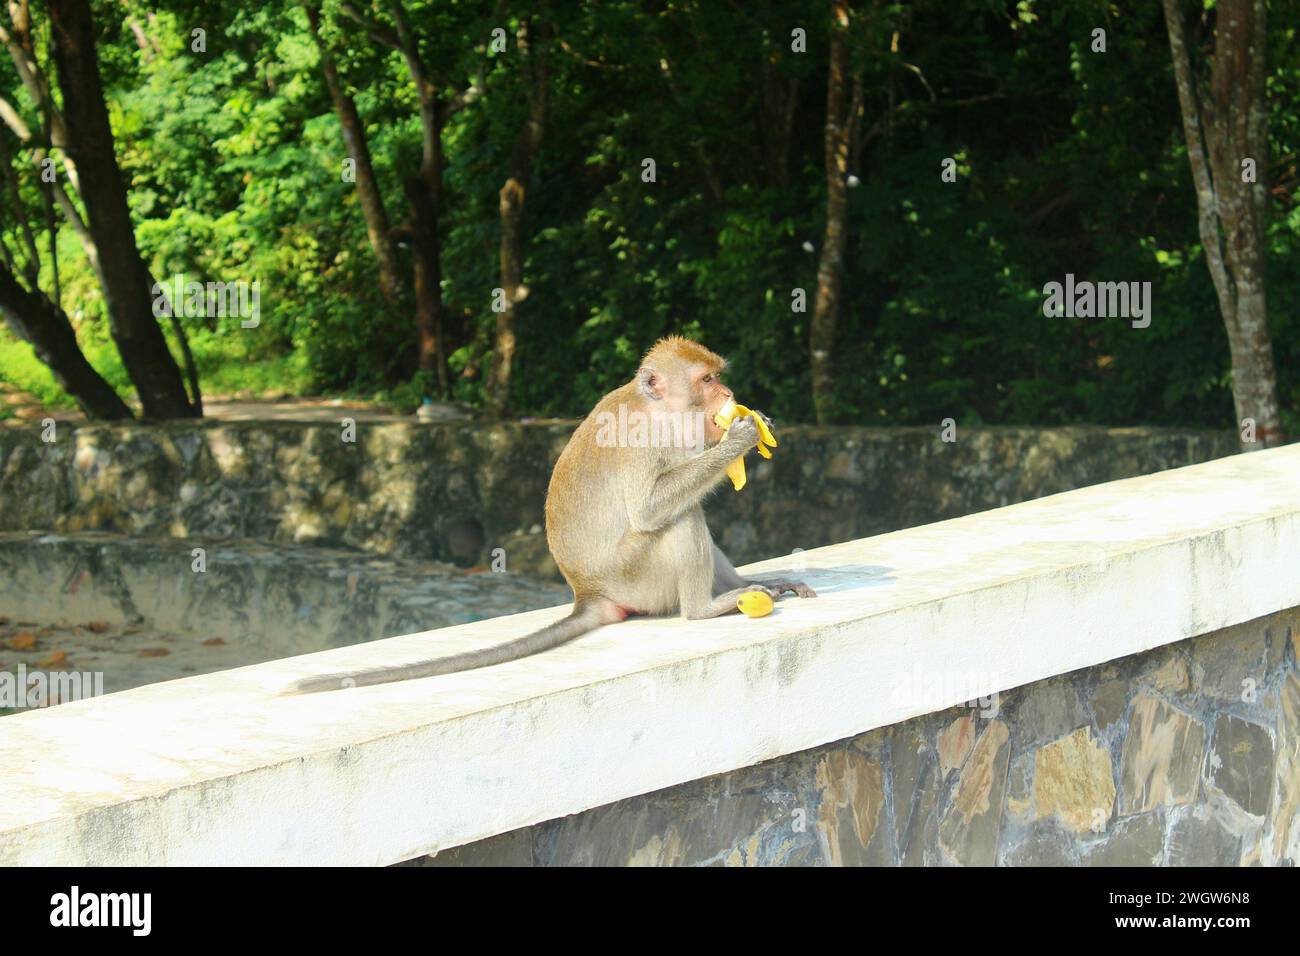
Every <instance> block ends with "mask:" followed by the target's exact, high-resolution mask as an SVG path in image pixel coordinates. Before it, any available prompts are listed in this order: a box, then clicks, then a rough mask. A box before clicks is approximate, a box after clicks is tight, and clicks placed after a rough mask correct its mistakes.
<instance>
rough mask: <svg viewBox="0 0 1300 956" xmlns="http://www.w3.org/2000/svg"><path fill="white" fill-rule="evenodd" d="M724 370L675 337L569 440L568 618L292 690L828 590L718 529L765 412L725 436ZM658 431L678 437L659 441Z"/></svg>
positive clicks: (564, 524) (558, 490)
mask: <svg viewBox="0 0 1300 956" xmlns="http://www.w3.org/2000/svg"><path fill="white" fill-rule="evenodd" d="M725 368H726V362H725V360H724V359H723V358H722V357H721V356H719V355H716V354H715V353H713V352H711V351H710V350H709V349H707V348H705V347H704V346H703V345H700V344H699V343H697V342H694V341H691V340H690V339H686V338H682V337H680V336H668V337H666V338H662V339H660V340H659V341H658V342H656V343H655V344H654V345H653V346H652V347H651V348H650V349H649V351H647V352H646V353H645V357H644V358H643V359H642V361H641V365H640V367H639V368H638V370H637V373H636V375H635V376H634V377H633V378H632V380H631V381H629V382H627V383H626V384H624V385H622V386H621V387H619V388H616V389H615V390H614V391H612V392H610V393H609V394H608V395H606V396H605V397H604V398H602V399H601V400H600V401H599V402H598V403H597V405H596V407H595V408H594V409H592V411H591V413H590V414H589V415H588V416H587V417H586V418H585V419H584V420H583V421H582V423H581V424H580V425H579V426H578V427H577V429H576V430H575V431H574V433H573V434H572V435H571V436H570V438H569V441H568V443H567V444H566V445H565V447H564V450H563V451H562V452H561V453H560V457H559V459H558V460H557V461H556V463H555V467H554V469H553V470H552V472H551V480H550V484H549V486H548V487H547V493H546V541H547V544H548V545H549V547H550V549H551V555H552V556H553V557H554V559H555V563H556V566H557V567H558V568H559V569H560V573H561V574H562V575H563V576H564V579H565V581H567V582H568V584H569V587H570V588H571V589H572V590H573V611H572V613H570V614H569V616H568V617H566V618H563V619H562V620H560V621H557V622H556V623H554V624H551V625H549V626H547V627H544V628H542V629H541V630H539V631H536V632H534V633H532V634H528V635H525V636H523V637H518V638H515V639H514V640H510V641H506V642H505V643H503V644H499V645H497V646H495V647H489V648H483V649H480V650H473V651H467V652H464V653H460V654H452V655H449V656H444V657H440V658H434V659H431V660H426V661H421V662H419V663H414V664H406V665H401V666H397V667H391V668H376V669H371V670H361V671H358V672H356V673H352V674H332V675H326V676H323V677H312V678H307V679H305V680H302V681H299V682H298V683H297V684H295V685H294V687H293V689H292V690H291V693H310V692H315V691H322V690H331V689H335V688H340V687H353V686H366V685H371V684H383V683H388V682H391V681H401V680H410V679H413V678H420V677H433V676H436V675H441V674H450V673H456V672H459V671H465V670H473V669H477V668H480V667H489V666H491V665H494V664H503V663H505V662H507V661H513V660H517V659H518V658H521V657H527V656H529V655H532V654H536V653H539V652H542V651H546V650H550V649H551V648H554V647H558V646H559V645H561V644H564V643H567V642H568V641H571V640H573V639H574V638H576V637H580V636H581V635H583V634H586V633H588V632H589V631H592V630H595V629H596V628H598V627H601V626H602V625H605V624H616V623H619V622H621V621H624V620H626V619H627V618H628V617H629V616H632V615H666V614H671V613H673V612H679V613H680V615H681V616H682V617H683V618H685V619H687V620H692V621H694V620H702V619H707V618H714V617H718V616H720V615H723V614H729V613H732V612H735V611H736V610H737V607H736V601H737V599H738V598H739V597H740V596H741V595H742V594H744V593H746V592H748V591H763V592H765V593H766V594H768V595H769V596H770V597H771V598H772V599H773V600H776V599H778V598H779V597H780V596H781V595H783V594H786V593H792V594H795V595H798V596H799V597H801V598H809V597H816V592H814V591H813V589H812V588H810V587H809V586H808V585H806V584H804V583H803V582H802V581H792V580H778V581H772V582H769V583H766V584H765V583H762V582H759V581H749V580H746V579H745V578H743V577H742V576H741V575H740V573H739V572H738V571H737V570H736V569H735V567H734V566H733V565H732V564H731V562H730V561H729V560H728V559H727V557H726V555H724V554H723V553H722V551H721V549H719V548H718V546H717V545H716V544H714V542H713V539H712V536H711V535H710V534H709V528H708V525H707V524H706V523H705V520H704V508H703V501H704V499H705V498H706V497H707V496H708V495H709V494H710V493H711V492H712V491H713V490H714V489H716V488H717V487H718V486H719V485H720V484H721V482H722V480H723V478H724V476H725V474H726V467H727V465H728V464H729V463H730V462H732V461H733V460H735V459H736V458H738V457H740V456H742V455H744V454H746V453H747V452H748V451H750V450H751V449H752V448H754V447H755V446H756V445H757V444H758V438H759V432H758V427H757V425H756V424H755V423H754V420H753V419H752V418H749V417H745V418H739V419H736V420H735V421H733V422H732V424H731V427H730V428H729V429H727V430H725V432H724V430H723V429H722V428H720V427H719V426H718V425H717V423H716V422H715V421H714V418H713V416H714V415H716V414H717V412H718V410H719V409H720V408H721V407H722V406H723V405H724V404H726V402H727V400H728V399H729V398H731V397H732V392H731V389H729V388H728V387H727V386H726V385H724V384H723V382H722V373H723V371H724V370H725ZM756 414H761V413H756ZM620 416H623V417H622V418H621V419H620ZM764 420H765V421H768V423H769V424H770V420H768V419H767V418H766V416H764ZM617 421H624V422H632V423H634V424H633V427H632V428H629V429H627V433H626V435H624V434H623V433H622V432H621V431H620V432H619V434H618V435H614V434H613V432H614V429H613V428H612V427H611V426H612V423H613V422H617ZM638 424H639V425H640V426H641V427H640V430H639V431H638V430H637V425H638ZM692 426H694V427H692ZM655 437H657V438H660V439H663V438H669V439H672V440H661V441H653V440H650V439H651V438H655ZM688 439H691V440H688ZM692 440H693V441H692Z"/></svg>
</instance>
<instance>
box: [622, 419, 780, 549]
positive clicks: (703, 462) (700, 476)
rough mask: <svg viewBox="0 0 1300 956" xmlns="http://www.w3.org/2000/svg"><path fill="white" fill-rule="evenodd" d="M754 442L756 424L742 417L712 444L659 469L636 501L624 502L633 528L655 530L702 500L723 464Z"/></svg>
mask: <svg viewBox="0 0 1300 956" xmlns="http://www.w3.org/2000/svg"><path fill="white" fill-rule="evenodd" d="M757 444H758V428H757V426H756V425H755V424H754V423H753V422H752V421H751V420H749V419H748V418H743V419H741V420H740V421H738V422H736V423H735V424H734V425H732V427H731V429H730V430H729V431H728V432H727V437H725V438H724V439H722V441H720V442H718V443H717V444H716V445H714V446H713V447H711V448H706V449H705V450H704V451H703V452H702V453H701V454H699V455H696V456H695V457H694V458H688V459H686V460H685V461H683V462H680V463H679V464H676V465H674V466H673V467H671V468H669V469H668V470H667V471H663V472H660V473H659V474H658V475H656V476H655V478H654V481H653V484H651V485H650V487H649V489H645V490H641V493H640V494H639V496H638V497H639V498H640V500H639V501H635V500H634V501H629V502H628V519H629V521H630V522H631V524H632V527H633V529H634V530H636V531H643V532H650V531H658V530H659V529H661V528H664V527H667V526H668V525H670V524H672V523H673V522H674V521H676V520H677V519H678V518H680V517H681V516H682V515H684V514H685V513H686V512H687V511H688V510H690V509H691V508H694V507H695V506H696V505H698V504H699V503H700V502H701V501H703V500H704V496H705V495H707V494H708V493H709V492H710V491H711V490H712V489H713V487H714V486H715V485H716V484H717V483H718V481H719V480H721V478H722V477H723V475H724V474H726V470H727V465H729V464H731V462H733V461H735V460H736V459H737V458H738V457H740V456H741V455H743V454H745V452H747V451H749V450H750V449H751V448H753V447H754V446H755V445H757ZM639 490H640V489H639Z"/></svg>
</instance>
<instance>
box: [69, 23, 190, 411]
mask: <svg viewBox="0 0 1300 956" xmlns="http://www.w3.org/2000/svg"><path fill="white" fill-rule="evenodd" d="M48 9H49V13H50V22H51V26H52V33H53V37H54V49H53V55H54V62H55V64H56V66H57V68H58V75H59V87H60V89H62V91H63V107H64V114H65V119H66V122H67V127H68V130H67V135H68V145H67V151H68V152H69V153H70V154H71V155H72V156H73V158H74V161H75V163H76V166H77V169H78V172H79V174H80V177H81V186H82V188H81V196H82V200H83V201H84V202H85V204H86V212H87V218H88V219H89V221H90V222H89V226H90V232H91V235H92V236H93V237H94V240H95V246H96V247H97V248H98V250H99V254H100V260H101V263H102V266H103V269H104V299H105V301H106V303H107V306H108V314H109V327H110V330H111V332H112V335H113V341H114V342H115V343H116V344H117V348H118V351H119V352H120V353H121V356H122V364H123V365H124V366H125V367H126V371H127V374H128V375H130V376H131V381H132V382H133V383H134V384H135V387H136V391H137V392H138V394H139V396H140V404H141V406H142V408H143V412H144V416H145V417H146V418H190V417H193V416H194V415H195V414H196V408H195V406H194V405H191V403H190V400H189V398H188V397H187V396H186V394H185V385H184V383H183V382H182V381H181V373H180V369H179V368H177V365H176V360H175V359H174V358H173V357H172V354H171V352H170V351H169V350H168V348H167V340H166V339H165V338H164V337H163V334H162V330H161V329H160V328H159V326H158V322H157V320H156V319H155V318H154V315H153V294H152V291H151V287H152V285H153V281H152V278H151V277H150V275H149V269H148V268H147V267H146V266H145V263H144V260H143V259H142V258H141V256H140V251H139V249H138V247H137V246H136V243H135V232H134V229H133V227H132V223H131V215H130V210H129V209H128V207H127V202H126V188H125V187H124V185H123V183H122V175H121V172H120V171H119V169H118V166H117V157H116V155H115V153H114V148H113V134H112V130H111V129H110V127H109V123H108V111H107V109H106V107H105V105H104V91H103V87H102V85H101V83H100V78H99V68H98V65H97V63H96V60H95V31H94V26H93V24H92V23H91V17H90V7H89V5H88V3H87V2H86V0H50V2H49V4H48ZM196 397H197V396H196Z"/></svg>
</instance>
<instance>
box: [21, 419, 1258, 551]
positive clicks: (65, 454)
mask: <svg viewBox="0 0 1300 956" xmlns="http://www.w3.org/2000/svg"><path fill="white" fill-rule="evenodd" d="M572 427H573V425H572V423H550V424H548V423H539V424H528V425H524V424H498V425H482V424H468V425H467V424H464V423H458V424H457V423H453V424H436V425H425V424H419V423H414V422H412V423H409V424H408V423H396V424H394V423H367V422H359V423H357V425H356V429H357V431H356V440H355V442H350V443H349V442H345V441H343V440H341V429H340V428H339V427H334V426H322V425H316V424H312V425H308V424H299V423H292V422H237V423H220V422H200V423H192V422H184V423H169V424H162V425H143V424H132V425H82V426H80V427H73V426H69V425H60V431H59V432H58V436H57V441H55V442H53V443H45V442H43V441H42V440H41V437H40V433H39V429H38V427H37V426H35V425H32V426H30V427H26V428H16V427H9V428H0V531H26V530H46V531H58V532H79V531H86V530H97V531H113V532H120V533H123V534H127V535H131V536H138V537H149V538H156V537H167V536H170V537H176V538H182V539H188V538H189V537H191V536H205V537H209V538H251V539H258V540H263V541H268V542H277V543H290V544H310V545H324V546H347V547H351V548H359V549H363V550H366V551H371V552H374V553H378V554H386V555H392V556H395V557H404V558H418V559H435V560H442V561H453V562H456V563H459V564H463V565H473V564H482V563H485V562H486V560H487V558H488V556H489V555H490V554H491V553H492V550H493V549H495V548H498V547H499V548H503V549H504V555H505V558H506V564H507V569H508V570H518V571H537V572H540V573H544V574H553V573H554V566H553V565H552V564H551V562H550V558H549V555H548V554H547V550H546V541H545V535H544V534H543V533H542V521H543V516H542V503H543V501H544V499H545V495H546V485H547V481H548V479H549V476H550V470H551V466H552V464H553V462H554V461H555V459H556V457H558V455H559V453H560V450H561V449H562V448H563V447H564V443H565V441H566V440H567V439H568V435H569V433H570V431H571V430H572ZM778 431H779V435H778V437H779V438H780V440H781V445H780V447H779V448H778V449H777V451H776V454H775V458H774V459H773V460H772V461H771V462H764V461H761V460H759V459H758V458H757V457H754V456H751V459H752V460H751V461H750V463H749V467H750V474H751V480H750V483H749V485H748V487H746V488H745V490H744V491H743V492H740V493H735V492H733V491H731V490H730V488H726V489H723V490H720V491H719V492H718V493H717V494H716V495H715V496H714V497H713V499H712V500H711V502H710V504H709V506H708V511H709V515H710V523H711V524H712V526H713V527H714V529H715V537H717V538H718V539H719V540H720V542H721V543H722V545H723V547H724V548H725V549H726V550H727V552H728V553H729V554H730V555H731V557H732V559H733V560H734V561H736V562H738V563H745V562H748V561H753V560H758V559H761V558H765V557H770V556H771V555H773V554H780V553H787V552H789V551H791V550H793V549H795V548H804V549H809V548H814V547H819V546H821V545H825V544H833V543H836V542H840V541H846V540H850V539H853V538H861V537H867V536H870V535H874V534H880V533H882V532H886V531H894V530H898V529H900V528H907V527H912V526H915V525H920V524H926V523H929V522H933V521H939V520H942V519H945V518H952V517H957V516H960V515H963V514H969V513H971V512H975V511H982V510H985V509H988V508H995V507H999V506H1002V505H1006V504H1012V503H1015V502H1018V501H1024V500H1028V499H1031V498H1036V497H1041V496H1043V495H1048V494H1054V493H1056V492H1060V491H1067V490H1070V489H1073V488H1078V487H1082V486H1085V485H1091V484H1096V483H1098V482H1103V481H1111V480H1114V479H1117V478H1127V477H1131V476H1133V475H1139V474H1148V473H1151V472H1155V471H1161V470H1164V469H1167V468H1174V467H1179V466H1182V465H1188V464H1193V463H1196V462H1201V461H1208V460H1210V459H1212V458H1218V457H1222V456H1224V455H1228V454H1232V453H1233V452H1234V451H1235V450H1236V440H1235V436H1234V435H1233V434H1231V433H1218V432H1204V431H1174V430H1164V429H1147V428H1134V429H1103V428H1091V427H1077V428H1060V429H1031V428H962V429H959V430H958V440H957V441H956V442H955V443H945V442H943V441H941V440H940V438H939V430H938V428H899V429H880V428H852V427H836V428H829V427H814V426H790V427H783V428H780V429H779V430H778Z"/></svg>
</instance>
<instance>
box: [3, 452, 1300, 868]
mask: <svg viewBox="0 0 1300 956" xmlns="http://www.w3.org/2000/svg"><path fill="white" fill-rule="evenodd" d="M720 493H731V492H720ZM741 493H742V494H743V493H744V492H741ZM801 566H802V567H806V570H799V569H800V568H801ZM777 569H783V570H786V569H788V570H791V571H794V570H798V576H802V577H803V578H805V579H806V580H807V581H808V582H809V583H810V584H812V585H813V586H814V587H816V588H817V589H818V591H819V592H820V597H818V598H816V599H815V600H802V601H801V600H797V599H795V598H786V599H785V600H783V601H782V602H781V603H779V604H778V606H777V611H776V612H775V613H774V614H772V615H771V616H770V617H767V618H761V619H757V620H749V619H747V618H743V617H740V616H734V617H728V618H724V619H719V620H715V621H703V622H694V623H690V622H683V621H678V620H644V619H643V620H632V621H628V622H626V623H624V624H619V625H615V626H611V627H606V628H603V629H601V630H599V631H596V632H594V633H593V634H590V635H588V636H587V637H584V638H581V639H579V640H578V641H575V642H574V643H573V644H571V645H569V646H566V647H564V648H561V649H558V650H556V651H552V652H549V653H547V654H545V655H543V656H541V657H536V658H532V659H529V660H524V661H517V662H514V663H511V664H505V665H501V666H498V667H493V668H487V669H484V670H480V671H474V672H469V673H463V674H455V675H448V676H444V677H434V678H428V679H425V680H418V681H410V682H406V683H401V684H391V685H383V686H378V687H371V688H358V689H353V690H346V691H339V692H333V693H322V694H314V695H307V696H300V697H292V696H280V695H279V691H280V690H281V689H282V688H284V687H286V686H288V685H289V684H290V683H291V682H292V681H293V680H294V679H296V678H299V677H304V676H308V675H313V674H318V673H326V672H333V671H338V670H347V669H351V668H356V667H364V666H375V665H384V664H397V663H402V662H406V661H410V660H414V659H420V658H423V657H426V656H430V655H431V654H434V653H441V652H443V651H446V652H449V653H450V652H455V651H459V650H465V649H468V648H472V647H478V646H482V645H486V644H491V643H494V642H497V641H502V640H505V639H508V638H510V637H514V636H516V635H519V634H522V633H524V632H526V631H528V630H531V629H534V628H536V627H540V626H541V625H543V624H546V623H548V622H550V621H552V620H554V619H556V618H558V617H561V616H563V615H564V614H566V613H567V610H566V609H564V608H551V609H548V610H545V611H536V612H531V613H527V614H519V615H514V616H511V617H505V618H498V619H496V620H492V621H483V622H479V623H475V624H469V625H464V626H460V627H454V628H448V629H445V630H441V631H435V632H429V633H426V634H413V635H407V636H404V637H398V638H393V639H391V640H386V641H380V642H376V643H372V644H366V645H357V646H353V647H348V648H342V649H337V650H331V651H324V652H320V653H316V654H309V655H305V656H302V657H294V658H289V659H286V660H280V661H274V662H271V663H268V664H261V665H257V666H253V667H245V668H240V669H237V670H231V671H225V672H221V673H218V674H211V675H207V676H201V677H193V678H187V679H184V680H177V681H170V682H168V683H164V684H157V685H153V686H149V687H143V688H139V689H136V690H132V691H126V692H123V693H119V694H109V695H108V696H106V697H102V698H99V699H94V700H87V701H81V702H76V703H69V704H64V705H61V706H57V707H53V708H49V709H45V710H39V711H28V712H23V713H20V714H17V715H14V716H9V717H3V718H0V767H2V768H3V770H4V773H3V774H2V775H0V864H10V865H12V864H73V865H80V864H91V865H118V864H383V863H393V862H397V861H400V860H404V859H409V858H412V857H414V856H417V855H419V854H422V853H429V852H433V851H435V850H439V849H444V848H447V847H451V846H455V845H458V844H462V843H467V842H470V841H473V840H477V839H480V838H483V837H487V836H491V835H493V834H497V833H501V832H504V831H507V830H512V829H515V828H517V827H521V826H525V825H527V824H531V823H537V822H539V821H542V820H547V819H551V818H554V817H559V816H563V815H566V814H571V813H576V812H578V811H581V810H585V809H588V808H590V807H594V806H599V805H601V804H605V803H609V802H611V801H614V800H618V799H621V798H624V797H629V796H632V795H635V794H639V793H645V792H648V791H651V790H657V789H659V788H662V787H667V786H671V785H673V784H677V783H681V782H684V781H688V780H693V779H697V778H700V777H705V776H708V775H710V774H715V773H720V772H723V771H727V770H732V769H735V768H737V767H742V766H747V765H750V764H754V763H757V762H759V761H762V760H767V759H770V758H773V757H777V756H780V755H782V754H788V753H792V752H796V751H799V750H804V749H807V748H809V747H813V746H817V745H819V744H823V743H827V742H829V741H833V740H838V739H840V738H844V737H848V736H851V735H854V734H859V733H862V732H865V731H867V730H870V729H873V728H875V727H880V726H884V725H887V724H892V723H896V722H898V721H900V720H904V719H906V718H909V717H913V716H916V715H918V714H922V713H927V712H930V711H934V710H939V709H942V708H945V707H949V706H952V705H954V704H958V703H962V702H964V701H966V700H968V699H970V698H972V697H975V696H978V695H982V694H988V693H992V692H994V691H999V690H1006V689H1008V688H1011V687H1016V686H1019V685H1021V684H1025V683H1028V682H1030V681H1034V680H1039V679H1041V678H1044V677H1048V676H1051V675H1054V674H1059V673H1064V672H1066V671H1071V670H1075V669H1077V668H1080V667H1086V666H1089V665H1093V664H1097V663H1101V662H1103V661H1107V660H1111V659H1114V658H1117V657H1123V656H1126V655H1129V654H1133V653H1137V652H1139V651H1143V650H1146V649H1149V648H1151V647H1155V646H1158V645H1161V644H1166V643H1169V642H1172V641H1178V640H1182V639H1184V638H1187V637H1191V636H1195V635H1199V634H1204V633H1207V632H1209V631H1213V630H1216V629H1218V628H1222V627H1226V626H1228V625H1231V624H1236V623H1239V622H1242V621H1246V620H1250V619H1252V618H1255V617H1259V616H1261V615H1264V614H1268V613H1271V612H1274V611H1277V610H1280V609H1283V608H1288V607H1294V606H1297V605H1300V445H1293V446H1289V447H1286V448H1279V449H1274V450H1271V451H1261V452H1255V453H1252V454H1248V455H1239V456H1235V457H1233V458H1227V459H1222V460H1219V461H1214V462H1210V463H1208V464H1203V465H1196V466H1192V467H1189V468H1181V469H1177V470H1174V471H1167V472H1163V473H1161V474H1157V475H1151V476H1147V477H1142V478H1133V479H1129V480H1126V481H1118V482H1112V483H1109V484H1105V485H1098V486H1095V487H1092V488H1085V489H1081V490H1079V491H1072V492H1068V493H1066V494H1060V495H1054V496H1052V497H1049V498H1042V499H1039V500H1037V501H1032V502H1026V503H1024V504H1018V505H1012V506H1010V507H1007V508H999V509H996V510H993V511H988V512H984V513H982V514H977V515H971V516H968V517H965V518H958V519H955V520H952V521H945V522H940V523H938V524H933V525H927V526H924V527H920V528H913V529H910V530H907V531H900V532H895V533H893V534H887V535H881V536H878V537H875V538H868V539H864V540H859V541H853V542H848V543H846V544H841V545H835V546H832V547H827V548H820V549H817V550H813V551H808V552H806V553H805V554H802V555H797V556H794V557H787V558H781V559H776V560H772V561H766V562H762V563H759V564H755V565H751V566H750V567H749V568H748V569H747V570H748V571H750V572H755V573H760V572H771V571H774V570H777Z"/></svg>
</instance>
